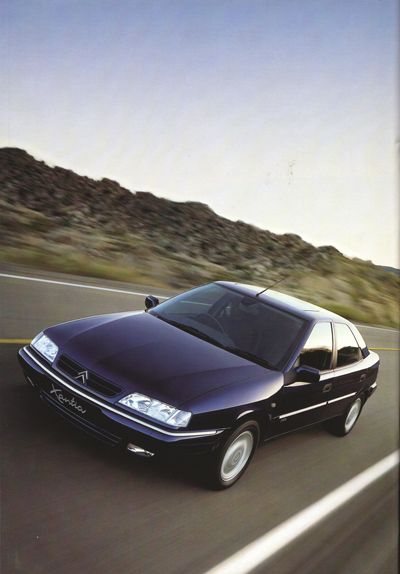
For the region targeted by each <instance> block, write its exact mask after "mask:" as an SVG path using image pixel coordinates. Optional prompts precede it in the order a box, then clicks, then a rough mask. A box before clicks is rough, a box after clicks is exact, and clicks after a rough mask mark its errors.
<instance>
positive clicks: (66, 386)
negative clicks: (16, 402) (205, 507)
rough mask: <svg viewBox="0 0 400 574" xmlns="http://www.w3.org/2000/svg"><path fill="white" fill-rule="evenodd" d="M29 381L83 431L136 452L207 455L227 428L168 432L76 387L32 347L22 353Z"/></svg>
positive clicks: (43, 399) (58, 411)
mask: <svg viewBox="0 0 400 574" xmlns="http://www.w3.org/2000/svg"><path fill="white" fill-rule="evenodd" d="M18 359H19V362H20V364H21V367H22V370H23V372H24V375H25V378H26V380H27V382H28V383H29V384H30V385H31V386H32V387H34V389H35V390H36V391H38V393H39V396H40V398H41V399H42V401H43V402H44V403H45V404H46V405H48V406H50V407H51V408H52V409H53V410H54V411H55V412H57V413H58V414H59V415H61V416H62V417H63V418H65V419H67V420H68V421H69V422H71V423H72V424H74V425H75V426H76V427H78V428H79V429H81V430H83V431H84V432H86V433H88V434H90V435H91V436H93V437H95V438H97V439H99V440H101V441H102V442H104V443H106V444H108V445H111V446H116V447H120V448H123V449H127V450H129V451H130V452H135V451H134V450H132V449H131V448H127V447H128V445H135V446H137V447H140V448H141V449H144V450H145V451H146V452H149V453H151V454H157V455H161V454H170V453H171V452H176V453H180V454H206V453H208V452H212V451H214V450H216V449H217V448H218V446H219V445H220V443H221V440H222V438H223V436H224V430H225V429H211V430H188V429H182V431H179V430H173V429H171V430H167V429H165V428H161V427H158V426H157V424H156V423H155V424H150V423H149V422H147V421H142V420H140V419H139V418H138V417H136V416H134V415H133V414H132V415H129V414H127V413H126V412H123V411H121V410H119V409H118V408H117V407H116V406H115V405H113V404H110V403H107V402H106V401H104V400H100V399H98V398H95V397H92V396H90V395H89V393H85V392H83V391H82V390H81V389H78V388H75V387H74V386H73V384H71V381H69V380H68V378H67V377H65V376H63V375H61V374H60V373H59V372H56V371H55V370H53V369H52V367H51V366H50V365H49V364H48V363H46V361H45V360H44V359H42V358H41V357H39V356H38V355H37V354H36V353H35V352H34V351H33V350H32V349H31V348H30V347H24V348H23V349H20V350H19V352H18Z"/></svg>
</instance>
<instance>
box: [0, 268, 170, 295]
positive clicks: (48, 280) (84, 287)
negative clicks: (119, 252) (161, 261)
mask: <svg viewBox="0 0 400 574" xmlns="http://www.w3.org/2000/svg"><path fill="white" fill-rule="evenodd" d="M0 277H6V278H8V279H22V280H24V281H36V282H38V283H50V284H52V285H65V286H67V287H80V288H81V289H95V290H96V291H110V292H111V293H125V294H127V295H141V296H142V297H146V296H147V295H148V294H149V293H140V292H138V291H124V290H123V289H111V287H97V286H96V285H85V284H84V283H69V282H67V281H55V280H54V279H42V278H39V277H27V276H26V275H11V274H9V273H0ZM155 297H158V298H159V299H168V297H165V296H164V295H155Z"/></svg>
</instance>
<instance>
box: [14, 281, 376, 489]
mask: <svg viewBox="0 0 400 574" xmlns="http://www.w3.org/2000/svg"><path fill="white" fill-rule="evenodd" d="M19 359H20V362H21V365H22V368H23V370H24V373H25V376H26V379H27V381H28V382H29V383H30V384H31V385H32V386H33V387H34V388H35V389H37V391H38V392H39V394H40V397H41V398H42V400H43V401H44V402H45V403H47V404H48V405H50V406H51V407H52V408H53V409H54V410H55V411H57V412H58V413H59V414H60V415H62V416H63V417H65V418H66V419H68V420H69V421H71V422H72V423H74V424H75V425H77V426H78V427H79V428H80V429H82V430H84V431H87V432H89V433H90V434H92V435H93V436H95V437H97V438H99V439H101V440H102V441H104V442H106V443H108V444H110V445H115V446H117V445H118V446H120V447H122V448H123V449H127V450H128V451H130V452H132V453H135V454H138V455H142V456H148V457H150V456H153V455H158V454H163V453H166V454H168V453H172V452H178V453H186V454H190V455H192V454H193V455H194V454H197V455H203V457H204V458H203V460H204V462H205V463H206V464H205V466H206V467H207V469H208V476H209V479H210V482H211V484H212V485H213V486H214V487H216V488H225V487H228V486H231V485H232V484H233V483H234V482H236V480H238V478H239V477H240V476H241V475H242V474H243V473H244V471H245V470H246V467H247V466H248V464H249V462H250V460H251V458H252V456H253V454H254V451H255V449H256V446H257V445H258V444H259V443H260V442H262V441H265V440H267V439H269V438H271V437H275V436H277V435H281V434H284V433H287V432H290V431H293V430H295V429H299V428H301V427H304V426H308V425H312V424H315V423H320V422H324V423H325V425H326V426H327V428H328V429H329V430H331V431H332V432H333V433H335V434H336V435H339V436H344V435H346V434H348V433H349V432H350V431H351V429H352V428H353V426H354V424H355V423H356V421H357V418H358V416H359V415H360V412H361V409H362V406H363V404H364V403H365V401H366V400H367V399H368V397H369V396H370V395H371V394H372V393H373V391H374V390H375V388H376V379H377V374H378V368H379V357H378V355H377V354H376V353H374V352H371V351H369V350H368V348H367V346H366V344H365V342H364V340H363V338H362V336H361V335H360V333H359V331H358V330H357V328H356V327H355V326H354V325H352V324H351V323H350V322H349V321H347V320H346V319H343V318H342V317H340V316H338V315H335V314H333V313H330V312H329V311H326V310H324V309H322V308H320V307H316V306H315V305H311V304H309V303H306V302H304V301H301V300H299V299H296V298H293V297H289V296H287V295H283V294H281V293H278V292H276V291H272V290H268V291H264V290H262V289H261V288H260V287H255V286H251V285H241V284H237V283H229V282H222V281H218V282H216V283H211V284H208V285H204V286H202V287H198V288H196V289H192V290H190V291H188V292H186V293H183V294H181V295H178V296H177V297H173V298H171V299H169V300H167V301H165V302H163V303H161V304H159V302H158V300H157V299H156V298H155V297H147V298H146V311H145V312H130V313H116V314H111V315H99V316H96V317H88V318H86V319H80V320H77V321H71V322H68V323H63V324H61V325H56V326H54V327H50V328H48V329H46V330H45V331H43V332H42V333H40V334H39V335H38V336H37V337H35V339H34V340H33V341H32V343H31V344H30V345H28V346H27V347H24V348H23V349H21V350H20V351H19Z"/></svg>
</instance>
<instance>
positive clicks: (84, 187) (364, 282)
mask: <svg viewBox="0 0 400 574" xmlns="http://www.w3.org/2000/svg"><path fill="white" fill-rule="evenodd" d="M338 225H343V222H338ZM0 261H2V262H3V263H4V264H8V265H10V264H14V265H22V266H23V267H21V268H20V269H25V266H27V267H28V268H29V269H30V270H32V269H33V270H35V274H36V275H37V273H38V272H39V270H44V271H56V272H62V273H67V274H72V275H75V276H85V277H92V278H101V279H109V280H113V281H118V282H125V283H126V282H128V283H130V284H131V286H132V285H134V284H136V285H151V286H153V287H157V288H158V290H160V289H165V290H167V291H169V290H172V291H176V290H180V289H185V288H188V287H191V286H193V285H198V284H200V283H205V282H208V281H213V280H216V279H227V280H234V281H240V282H243V283H253V284H257V285H260V286H263V287H265V286H267V285H270V284H271V283H273V282H274V281H277V280H278V279H280V278H282V277H286V279H285V281H284V282H282V283H281V284H280V285H279V286H278V287H277V289H278V290H280V291H282V292H285V293H288V294H292V295H295V296H298V297H301V298H303V299H306V300H308V301H310V302H313V303H316V304H317V305H321V306H323V307H326V308H328V309H330V310H332V311H334V312H337V313H339V314H341V315H343V316H345V317H347V318H349V319H351V320H354V321H357V322H361V323H366V324H374V325H386V326H390V327H395V328H396V327H398V325H399V304H398V293H399V285H400V278H399V275H398V274H396V273H394V272H390V271H387V270H384V269H382V268H381V267H379V266H376V265H373V264H372V263H371V262H367V261H362V260H360V259H350V258H347V257H345V256H344V255H343V254H342V253H340V252H339V251H338V250H337V249H335V248H334V247H332V246H323V247H314V246H313V245H311V244H309V243H307V242H305V241H303V240H302V239H301V238H300V237H299V236H297V235H294V234H288V233H287V234H283V235H276V234H273V233H271V232H269V231H266V230H261V229H258V228H256V227H254V226H252V225H248V224H246V223H243V222H241V221H236V222H233V221H230V220H228V219H225V218H223V217H220V216H218V215H217V214H216V213H214V212H213V211H212V210H211V209H210V208H209V207H208V206H207V205H204V204H201V203H195V202H185V203H178V202H173V201H169V200H167V199H163V198H158V197H156V196H154V195H152V194H151V193H145V192H136V193H131V192H130V191H129V190H126V189H124V188H122V187H121V186H119V184H118V183H116V182H114V181H111V180H107V179H102V180H101V181H95V180H92V179H90V178H88V177H83V176H80V175H77V174H75V173H74V172H72V171H69V170H65V169H62V168H59V167H54V168H52V167H49V166H47V165H46V164H45V163H44V162H40V161H37V160H35V159H34V158H33V157H32V156H30V155H29V154H27V153H26V152H25V151H23V150H19V149H15V148H3V149H0ZM22 272H24V271H22ZM31 273H33V271H31ZM130 288H132V287H129V289H130Z"/></svg>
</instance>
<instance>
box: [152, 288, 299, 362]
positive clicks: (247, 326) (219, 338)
mask: <svg viewBox="0 0 400 574" xmlns="http://www.w3.org/2000/svg"><path fill="white" fill-rule="evenodd" d="M149 312H150V313H151V314H152V315H154V316H156V317H158V318H159V319H162V320H163V321H166V322H167V323H170V324H172V325H175V326H176V327H178V328H179V329H182V330H184V331H187V332H189V333H191V334H193V335H195V336H197V337H199V338H201V339H205V340H207V341H209V342H210V343H212V344H214V345H217V346H219V347H222V348H224V349H226V350H227V351H230V352H232V353H234V354H236V355H239V356H241V357H244V358H246V359H249V360H250V361H253V362H256V363H259V364H261V365H263V366H265V367H268V368H272V369H278V368H280V367H281V366H282V365H283V364H284V362H285V361H286V360H287V358H288V356H289V353H290V351H291V350H292V348H293V345H294V344H295V343H296V341H297V340H298V337H299V335H300V332H301V331H302V328H303V326H304V321H303V320H302V319H300V318H299V317H295V316H294V315H291V314H290V313H286V312H285V311H282V310H280V309H277V308H276V307H273V306H271V305H269V304H267V303H264V302H262V301H260V300H259V299H257V298H255V297H254V296H248V295H244V294H243V293H239V292H238V291H236V290H234V289H230V288H228V287H225V286H223V285H220V284H217V283H210V284H209V285H204V286H202V287H198V288H196V289H192V290H191V291H187V292H186V293H182V294H181V295H178V296H177V297H173V298H172V299H169V300H168V301H165V302H164V303H161V304H160V305H158V306H157V307H156V308H155V309H151V310H150V311H149Z"/></svg>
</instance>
